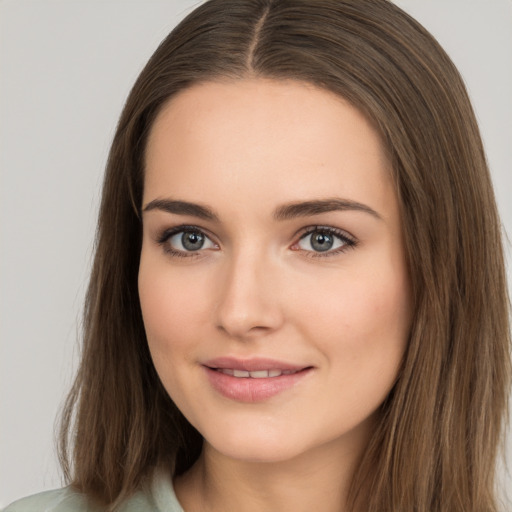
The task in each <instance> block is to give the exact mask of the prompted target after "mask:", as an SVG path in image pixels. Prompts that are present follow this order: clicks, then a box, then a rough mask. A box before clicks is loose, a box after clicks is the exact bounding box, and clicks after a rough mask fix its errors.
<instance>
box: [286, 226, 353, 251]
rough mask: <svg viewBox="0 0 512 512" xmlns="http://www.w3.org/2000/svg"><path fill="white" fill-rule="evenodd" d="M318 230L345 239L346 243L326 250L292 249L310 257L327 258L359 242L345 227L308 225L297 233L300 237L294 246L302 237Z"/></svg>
mask: <svg viewBox="0 0 512 512" xmlns="http://www.w3.org/2000/svg"><path fill="white" fill-rule="evenodd" d="M318 231H320V232H324V233H327V234H330V235H332V236H334V237H336V238H338V239H340V240H341V241H343V242H344V244H343V245H342V246H341V247H338V248H336V249H331V250H326V251H325V252H321V251H309V250H306V249H301V248H297V249H292V250H295V251H302V252H304V253H305V255H306V256H307V257H310V258H325V257H329V256H336V255H337V254H340V253H343V252H345V251H347V250H348V249H353V248H355V247H356V246H357V244H358V240H357V238H356V237H354V236H353V235H352V234H350V233H348V232H347V231H345V230H343V229H340V228H335V227H333V226H322V225H314V226H308V227H305V228H303V229H302V230H301V231H300V232H299V234H298V235H297V236H298V237H299V238H298V240H297V242H294V243H293V245H292V247H294V246H298V244H299V242H300V241H301V240H302V239H304V238H306V237H307V236H309V235H311V234H313V233H315V232H318Z"/></svg>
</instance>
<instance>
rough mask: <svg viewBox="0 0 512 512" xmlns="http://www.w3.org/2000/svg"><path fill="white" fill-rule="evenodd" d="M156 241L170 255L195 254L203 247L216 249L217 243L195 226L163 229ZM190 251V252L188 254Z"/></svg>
mask: <svg viewBox="0 0 512 512" xmlns="http://www.w3.org/2000/svg"><path fill="white" fill-rule="evenodd" d="M158 243H159V244H161V245H162V246H163V247H164V250H165V251H166V252H168V253H170V254H171V255H172V256H178V257H180V256H181V257H188V256H195V255H196V254H193V253H197V252H198V251H200V250H203V249H217V248H218V245H217V244H216V243H214V242H213V241H212V240H211V239H210V238H209V237H208V236H206V235H205V234H204V233H203V232H202V231H201V230H200V229H198V228H196V227H192V226H191V227H183V226H180V227H178V228H174V229H172V230H167V231H165V232H164V233H163V234H162V236H160V237H159V239H158ZM190 253H192V254H190Z"/></svg>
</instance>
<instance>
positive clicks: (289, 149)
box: [139, 79, 410, 461]
mask: <svg viewBox="0 0 512 512" xmlns="http://www.w3.org/2000/svg"><path fill="white" fill-rule="evenodd" d="M143 210H144V213H143V226H144V236H143V246H142V254H141V262H140V271H139V292H140V301H141V306H142V313H143V317H144V323H145V328H146V333H147V339H148V344H149V348H150V351H151V355H152V358H153V361H154V364H155V367H156V370H157V372H158V374H159V376H160V379H161V380H162V383H163V385H164V386H165V389H166V390H167V392H168V393H169V395H170V396H171V398H172V399H173V400H174V402H175V403H176V404H177V406H178V407H179V408H180V410H181V411H182V412H183V414H184V415H185V416H186V417H187V418H188V420H189V421H190V423H192V425H194V426H195V427H196V428H197V430H198V431H199V432H200V433H201V434H202V435H203V437H204V438H205V439H206V441H207V443H208V444H209V445H210V446H211V447H212V448H213V449H214V450H216V451H218V452H220V453H222V454H224V455H225V456H228V457H232V458H236V459H243V460H251V461H278V460H288V459H290V458H292V457H294V456H297V455H300V454H302V453H305V452H308V450H312V449H315V448H319V447H325V446H335V445H337V446H340V447H343V446H345V448H348V449H354V447H355V446H357V444H358V443H359V444H361V443H364V442H366V440H367V436H368V434H369V430H370V428H371V427H370V426H371V425H372V418H373V416H374V414H373V413H374V412H375V411H376V409H377V408H378V407H379V405H380V404H381V403H382V401H383V400H384V399H385V397H386V395H387V394H388V392H389V391H390V389H391V387H392V386H393V383H394V381H395V379H396V377H397V372H398V370H399V367H400V363H401V360H402V356H403V354H404V349H405V346H406V343H407V338H408V333H409V328H410V311H409V300H410V293H409V282H408V275H407V270H406V264H405V258H404V248H403V242H402V235H401V229H400V218H399V209H398V203H397V198H396V193H395V190H394V187H393V183H392V179H391V173H390V164H389V161H388V159H387V157H386V154H385V152H384V150H383V147H382V144H381V141H380V139H379V136H378V134H377V133H376V131H375V130H374V128H373V127H372V126H371V124H370V123H369V122H368V121H367V120H366V119H365V117H363V115H362V114H361V113H360V112H359V111H358V110H356V109H355V108H354V107H352V106H351V105H350V104H348V103H347V102H346V101H344V100H343V99H341V98H339V97H338V96H336V95H334V94H332V93H330V92H327V91H324V90H322V89H318V88H315V87H314V86H312V85H308V84H304V83H301V82H295V81H271V80H264V79H247V80H240V81H226V82H209V83H204V84H201V85H196V86H194V87H192V88H189V89H187V90H185V91H183V92H182V93H180V94H179V95H177V96H176V97H174V98H173V99H172V100H171V101H170V102H169V103H168V104H167V105H166V107H165V108H164V109H163V111H162V112H161V113H160V114H159V116H158V117H157V120H156V122H155V124H154V126H153V128H152V131H151V134H150V137H149V141H148V145H147V153H146V171H145V182H144V198H143Z"/></svg>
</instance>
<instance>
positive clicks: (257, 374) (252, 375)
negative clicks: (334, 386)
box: [209, 367, 307, 379]
mask: <svg viewBox="0 0 512 512" xmlns="http://www.w3.org/2000/svg"><path fill="white" fill-rule="evenodd" d="M209 368H210V369H211V370H214V371H217V372H220V373H223V374H224V375H230V376H232V377H236V378H237V379H269V378H270V379H272V378H275V377H280V376H281V375H293V374H294V373H298V372H301V371H302V369H301V370H278V369H272V370H255V371H252V372H250V371H247V370H236V369H235V368H211V367H209ZM306 369H307V368H304V370H306Z"/></svg>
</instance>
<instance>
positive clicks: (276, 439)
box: [204, 424, 308, 463]
mask: <svg viewBox="0 0 512 512" xmlns="http://www.w3.org/2000/svg"><path fill="white" fill-rule="evenodd" d="M205 434H206V436H204V437H205V440H206V441H207V443H208V444H210V445H211V446H212V447H213V449H214V450H215V451H217V452H219V453H221V454H222V455H224V456H225V457H228V458H230V459H234V460H240V461H246V462H260V463H261V462H284V461H287V460H290V459H293V458H294V457H297V456H298V455H300V454H301V453H303V452H304V451H307V449H308V446H307V443H305V442H304V440H301V439H297V438H296V436H293V435H292V436H290V435H289V434H287V433H286V432H283V431H282V430H280V429H277V430H276V431H274V430H273V429H272V428H269V427H268V426H264V425H260V427H256V426H255V425H254V424H253V425H252V426H250V427H249V426H247V425H240V428H237V429H219V430H217V431H216V432H214V433H212V435H209V433H208V432H205Z"/></svg>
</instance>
